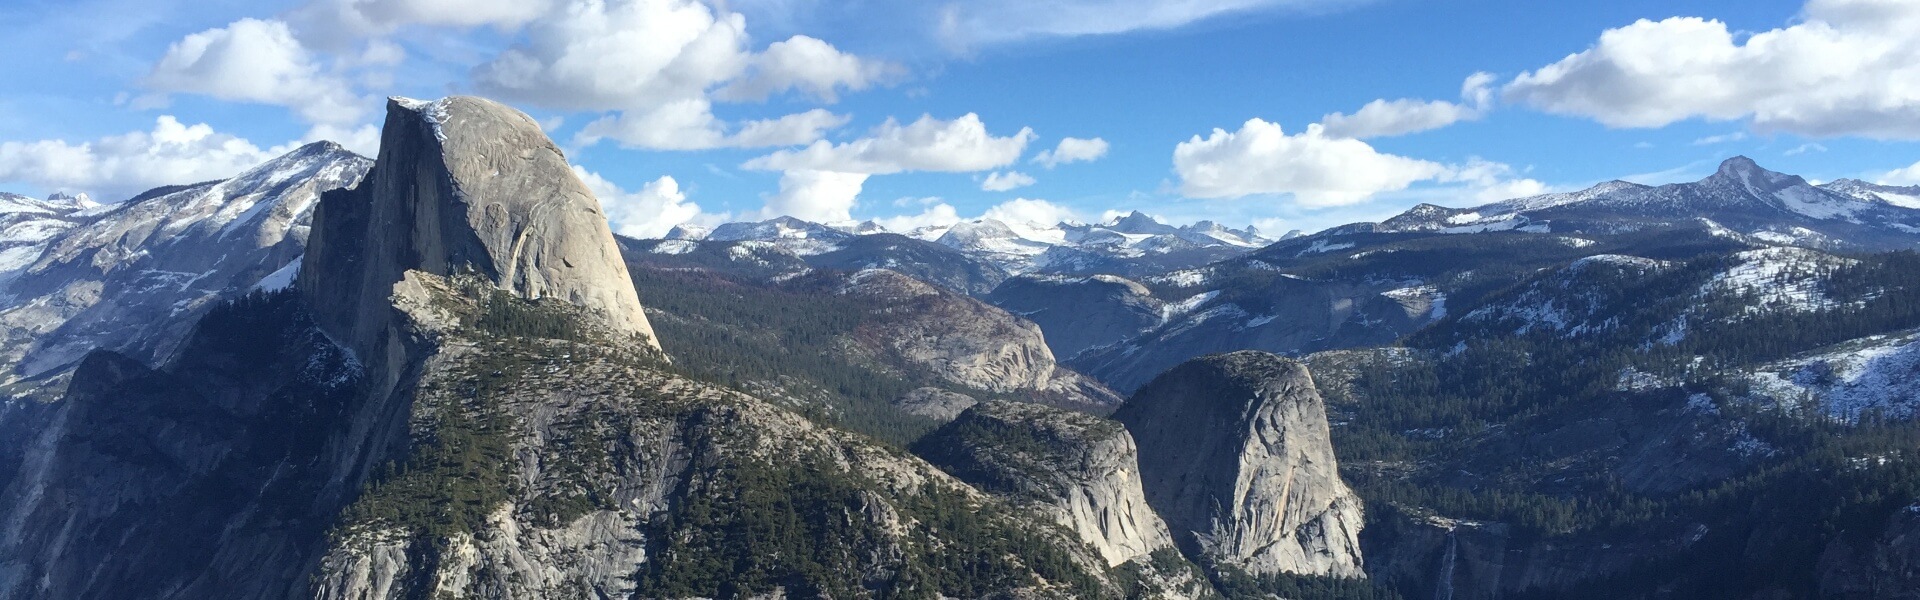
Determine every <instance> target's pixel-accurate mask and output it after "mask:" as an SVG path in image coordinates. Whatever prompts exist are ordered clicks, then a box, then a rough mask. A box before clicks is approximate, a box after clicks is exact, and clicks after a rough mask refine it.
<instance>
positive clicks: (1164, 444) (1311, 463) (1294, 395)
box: [1114, 351, 1365, 577]
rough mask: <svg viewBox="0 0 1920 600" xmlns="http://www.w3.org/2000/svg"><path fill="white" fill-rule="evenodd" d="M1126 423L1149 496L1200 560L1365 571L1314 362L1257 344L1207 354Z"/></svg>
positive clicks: (1179, 370)
mask: <svg viewBox="0 0 1920 600" xmlns="http://www.w3.org/2000/svg"><path fill="white" fill-rule="evenodd" d="M1114 419H1116V420H1118V421H1120V422H1121V423H1124V424H1126V426H1127V429H1128V430H1129V431H1131V432H1133V436H1134V439H1135V440H1137V441H1138V443H1139V445H1140V474H1141V480H1142V487H1143V488H1144V490H1145V491H1146V497H1147V502H1148V503H1149V504H1150V505H1152V506H1153V508H1154V509H1155V510H1156V511H1158V512H1159V514H1160V516H1161V517H1162V518H1164V519H1166V521H1167V526H1168V527H1169V529H1171V531H1172V533H1173V538H1174V541H1175V542H1176V543H1178V544H1179V545H1180V546H1181V549H1182V550H1183V551H1185V552H1186V553H1187V554H1188V555H1189V556H1193V557H1196V558H1200V559H1203V560H1204V561H1205V562H1212V563H1215V564H1218V565H1224V566H1231V567H1234V568H1238V569H1241V570H1244V571H1246V572H1248V573H1252V574H1270V573H1292V574H1301V575H1332V576H1339V577H1363V576H1365V573H1364V572H1363V571H1362V570H1361V567H1362V560H1361V556H1360V539H1359V538H1360V529H1361V526H1362V519H1361V501H1360V498H1359V497H1357V496H1355V495H1354V493H1353V491H1352V490H1350V489H1348V488H1347V485H1346V484H1345V483H1344V482H1342V481H1341V480H1340V474H1339V469H1338V466H1337V465H1336V463H1335V460H1334V456H1333V446H1332V444H1331V442H1330V441H1329V433H1328V428H1327V415H1326V407H1325V405H1323V404H1322V402H1321V399H1320V394H1319V392H1318V391H1316V390H1315V389H1314V385H1313V378H1312V376H1311V375H1310V374H1309V373H1308V372H1307V369H1306V367H1305V366H1302V365H1301V364H1299V363H1296V362H1293V361H1291V360H1287V359H1284V358H1280V357H1278V356H1275V355H1272V354H1267V353H1264V352H1255V351H1244V352H1235V353H1232V354H1221V355H1214V356H1208V357H1204V358H1200V359H1195V360H1193V361H1190V362H1187V363H1186V364H1183V365H1180V366H1179V367H1176V368H1174V369H1173V370H1170V371H1168V372H1166V373H1165V374H1162V375H1161V376H1160V377H1159V378H1157V379H1155V380H1154V381H1153V382H1152V383H1149V384H1147V386H1146V387H1144V388H1142V389H1141V390H1140V392H1138V393H1136V394H1135V395H1134V396H1133V398H1131V399H1129V400H1128V401H1127V403H1126V404H1125V405H1122V406H1121V407H1120V410H1119V411H1117V412H1115V413H1114Z"/></svg>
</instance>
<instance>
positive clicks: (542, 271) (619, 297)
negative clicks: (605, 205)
mask: <svg viewBox="0 0 1920 600" xmlns="http://www.w3.org/2000/svg"><path fill="white" fill-rule="evenodd" d="M318 211H319V212H318V213H317V214H316V217H315V221H316V226H315V228H314V235H313V239H312V240H311V241H310V243H309V248H308V252H307V256H306V259H305V266H304V267H303V268H302V270H301V273H300V279H299V282H298V284H297V285H298V287H299V288H300V289H301V290H302V292H303V293H304V294H305V295H306V296H307V297H308V299H309V301H310V302H311V304H312V306H313V309H314V311H315V313H316V314H317V316H318V318H319V320H320V322H321V324H322V325H323V326H325V327H326V328H327V329H328V331H330V332H332V333H333V334H334V335H336V336H341V337H343V338H345V339H343V340H342V341H344V342H346V343H348V344H349V345H350V346H352V347H353V348H354V349H355V350H356V351H359V352H361V353H362V354H363V355H364V354H368V353H372V352H377V351H378V350H376V349H377V348H381V347H384V346H383V344H384V343H385V339H384V338H385V337H386V336H387V335H388V334H387V333H386V332H387V330H388V328H389V326H390V325H391V324H392V323H393V319H394V313H393V311H392V310H391V308H390V306H391V305H390V301H389V297H390V296H391V295H392V289H393V285H394V284H395V283H397V282H399V281H401V279H402V278H403V276H404V274H405V273H406V272H407V271H409V270H419V271H424V272H426V273H430V274H434V275H441V276H450V275H455V274H462V273H472V274H476V275H478V276H480V277H483V278H485V279H487V280H488V281H490V282H492V283H493V284H494V285H495V286H497V287H498V288H499V289H501V290H505V291H507V292H509V293H512V294H513V295H515V296H518V297H521V298H527V299H541V298H555V299H559V300H563V301H566V302H569V303H572V304H575V305H578V306H581V307H584V308H586V309H587V310H588V311H589V312H590V313H592V314H594V315H596V316H597V317H598V318H599V319H600V320H601V321H603V322H604V323H605V325H606V326H608V327H609V328H610V330H611V331H614V332H621V333H628V334H633V335H635V336H639V337H641V338H642V339H644V340H645V343H646V344H648V345H650V346H652V347H654V348H656V349H657V348H659V343H658V342H657V341H655V340H654V339H653V337H654V335H653V327H652V326H651V325H650V324H649V323H648V322H647V317H646V314H645V313H643V312H642V311H641V308H640V298H639V296H638V294H637V293H636V292H635V291H634V289H633V286H632V285H631V283H630V282H631V278H630V277H629V275H628V273H627V268H626V264H625V263H624V262H623V261H622V260H621V258H620V252H619V247H618V246H617V245H616V244H615V242H614V238H613V231H612V230H611V229H610V228H609V227H608V225H607V219H606V215H605V214H603V213H602V212H601V210H600V204H599V201H598V200H597V199H595V198H594V196H593V193H592V192H591V191H589V190H588V189H587V187H586V185H585V184H584V183H582V182H581V181H580V179H579V177H577V176H575V175H574V173H573V171H572V169H571V168H570V167H569V166H568V165H567V160H566V157H565V156H564V155H563V154H562V153H561V152H560V149H559V148H558V147H556V146H554V144H553V141H552V140H549V139H547V136H546V134H545V133H542V132H541V130H540V126H539V124H537V123H535V122H534V121H533V119H532V118H530V117H528V116H527V115H526V114H525V113H522V112H520V111H518V110H514V109H513V108H510V107H508V106H506V105H503V104H500V103H497V102H494V101H491V100H486V99H482V98H472V97H463V96H456V97H451V98H446V99H443V100H439V101H435V102H423V101H417V100H408V99H402V98H395V99H392V100H390V101H389V102H388V105H387V121H386V125H385V129H384V130H383V132H382V135H381V143H380V157H379V160H378V161H377V163H376V164H375V166H374V168H373V171H372V172H370V173H369V174H368V175H367V178H366V180H365V181H364V182H362V183H361V184H360V185H359V186H357V187H355V188H353V189H352V190H348V191H340V192H333V193H328V194H327V195H326V196H325V197H324V198H323V199H322V201H321V205H320V207H319V209H318Z"/></svg>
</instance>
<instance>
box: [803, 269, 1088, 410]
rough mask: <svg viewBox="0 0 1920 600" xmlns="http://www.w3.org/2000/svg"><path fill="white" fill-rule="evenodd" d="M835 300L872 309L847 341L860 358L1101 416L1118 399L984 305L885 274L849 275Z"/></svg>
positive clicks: (1036, 334)
mask: <svg viewBox="0 0 1920 600" xmlns="http://www.w3.org/2000/svg"><path fill="white" fill-rule="evenodd" d="M834 281H835V282H836V283H839V285H840V288H839V289H838V292H839V293H840V294H843V295H847V296H851V297H854V298H857V299H859V300H861V301H862V302H864V303H866V304H867V305H869V306H872V307H874V308H873V311H872V314H873V317H874V318H873V319H872V320H870V321H868V322H867V323H864V324H862V325H861V326H860V328H859V329H858V330H856V331H855V332H854V333H853V335H852V336H851V337H852V341H853V343H854V345H855V346H856V347H857V348H859V349H860V351H862V352H865V353H868V354H871V355H873V356H875V357H877V358H878V359H880V361H881V362H883V363H886V364H891V365H894V366H896V367H898V368H902V369H918V370H924V371H926V372H928V373H930V374H932V375H934V376H935V377H938V378H940V379H942V380H945V381H946V382H948V383H952V384H957V385H960V386H965V387H968V388H973V389H978V390H985V391H988V392H993V393H1023V394H1037V395H1038V396H1037V398H1038V399H1041V400H1043V401H1048V402H1051V403H1054V404H1061V405H1066V406H1075V407H1085V408H1102V407H1109V406H1112V405H1114V404H1117V403H1118V402H1119V400H1120V397H1119V396H1118V395H1116V394H1114V393H1113V392H1112V391H1110V390H1108V389H1107V388H1106V386H1103V385H1100V384H1099V383H1098V382H1095V381H1093V380H1092V379H1089V378H1087V377H1085V376H1083V375H1081V374H1079V373H1076V372H1074V371H1073V370H1071V369H1068V368H1066V367H1063V366H1060V364H1059V363H1057V362H1056V361H1055V360H1054V357H1053V351H1051V350H1049V349H1048V348H1047V341H1046V337H1045V336H1044V335H1043V334H1042V333H1041V331H1040V327H1039V326H1037V325H1034V324H1033V323H1032V322H1029V321H1026V320H1023V319H1020V318H1018V317H1015V316H1013V315H1011V314H1008V313H1007V312H1006V311H1004V310H1001V309H998V308H995V307H993V306H992V305H989V304H987V303H985V302H981V301H979V300H975V299H973V298H969V297H966V296H962V295H960V294H956V293H954V292H951V291H947V290H945V289H941V288H938V287H934V286H933V285H930V284H927V283H925V282H922V281H920V280H917V279H914V278H911V277H907V276H905V275H901V274H899V273H895V272H893V271H888V270H884V269H868V270H865V271H860V272H858V273H853V274H850V275H847V276H846V277H845V279H844V281H839V280H838V279H837V278H835V279H834Z"/></svg>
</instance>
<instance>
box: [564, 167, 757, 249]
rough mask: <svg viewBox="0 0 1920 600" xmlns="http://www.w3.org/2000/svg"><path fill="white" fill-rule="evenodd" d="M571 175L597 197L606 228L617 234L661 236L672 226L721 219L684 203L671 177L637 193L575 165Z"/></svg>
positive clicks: (655, 181) (698, 207)
mask: <svg viewBox="0 0 1920 600" xmlns="http://www.w3.org/2000/svg"><path fill="white" fill-rule="evenodd" d="M573 173H574V174H575V175H577V176H579V177H580V181H581V182H582V183H585V184H587V189H589V190H592V191H593V195H595V196H598V197H599V198H600V209H601V210H603V211H605V212H606V213H607V223H608V225H610V226H612V227H613V232H614V233H618V234H620V235H624V236H627V237H632V238H658V237H665V236H666V235H667V232H668V231H670V230H672V229H673V228H674V226H676V225H679V224H682V223H686V222H689V221H695V220H705V221H718V220H722V217H721V216H720V215H709V214H706V213H703V212H702V211H701V210H700V205H698V204H695V203H692V202H688V201H687V194H686V192H683V191H681V190H680V182H678V181H675V180H674V179H673V177H672V176H667V175H662V176H660V178H659V179H655V180H653V181H650V182H648V183H647V184H646V185H644V186H641V188H640V190H639V191H635V192H628V191H626V190H622V189H620V186H617V185H614V184H613V183H612V182H610V181H607V180H606V178H603V177H601V176H600V175H599V174H596V173H594V172H592V171H588V170H586V169H584V168H581V167H579V166H575V167H573Z"/></svg>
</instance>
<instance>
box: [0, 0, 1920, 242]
mask: <svg viewBox="0 0 1920 600" xmlns="http://www.w3.org/2000/svg"><path fill="white" fill-rule="evenodd" d="M455 5H457V6H459V7H460V8H458V9H449V8H448V7H449V6H455ZM1643 19H1644V20H1646V21H1645V22H1640V21H1641V20H1643ZM1915 30H1920V1H1915V0H1805V1H1778V0H1759V1H1751V2H1727V1H1720V2H1704V1H1671V0H1669V1H1661V2H1653V1H1619V2H1605V3H1551V4H1547V3H1540V2H1523V1H1518V0H1455V1H1438V0H1371V1H1347V0H1184V1H1181V2H1145V1H1140V0H1053V1H1050V2H1035V1H1031V0H1026V1H1016V0H975V1H972V2H953V3H942V2H913V3H905V2H883V1H869V0H854V1H842V2H826V1H816V0H732V1H731V2H711V3H700V2H697V1H696V0H468V1H467V2H454V1H453V0H292V1H286V2H278V3H275V2H240V1H226V0H214V1H204V0H203V1H198V2H176V1H170V0H162V1H153V0H146V1H138V2H136V1H129V0H78V1H59V2H54V1H47V0H6V1H5V2H4V3H0V37H4V38H5V39H8V40H9V43H8V46H9V59H8V60H5V61H0V81H6V82H8V84H7V85H6V86H5V87H4V88H0V190H8V191H15V192H23V193H29V194H45V193H50V192H53V191H71V192H79V191H85V192H90V193H92V194H94V195H95V196H97V197H98V198H99V199H101V200H109V201H111V200H116V199H119V198H124V197H126V196H128V195H130V194H132V193H135V192H137V191H139V190H141V189H144V188H146V187H150V186H153V185H159V184H165V183H183V182H190V181H197V180H204V179H209V178H215V177H222V176H226V175H231V174H233V173H234V172H237V171H239V170H241V169H244V168H246V166H248V165H251V164H255V163H257V162H259V161H260V160H263V159H265V158H267V157H270V156H272V155H274V154H275V153H278V152H283V151H285V150H287V149H289V148H291V145H292V144H297V143H300V142H304V141H310V140H314V139H335V140H338V141H341V142H343V143H345V144H347V145H348V146H349V147H352V148H355V149H357V150H360V151H363V152H369V153H370V152H372V151H373V149H374V148H375V147H377V144H376V139H377V138H376V137H375V135H374V130H373V129H372V128H373V127H374V126H377V124H378V122H379V117H380V111H381V110H382V106H383V103H382V99H383V98H384V97H385V96H388V95H406V96H413V97H428V98H431V97H438V96H443V95H447V94H455V93H471V94H480V95H486V96H491V97H495V98H499V99H502V100H504V101H507V102H509V103H511V104H513V105H514V106H516V107H519V108H521V109H523V110H526V111H527V112H528V113H529V114H531V115H533V116H534V117H535V118H536V119H539V120H541V121H542V122H543V123H545V124H547V125H548V126H549V133H550V135H552V137H553V138H554V139H555V140H556V142H558V143H559V144H560V145H561V146H562V147H563V148H564V149H566V150H567V151H568V153H569V156H570V158H572V160H573V161H574V162H575V163H576V164H577V165H579V166H580V169H581V173H582V175H583V177H585V178H586V179H587V180H588V181H589V183H590V185H593V186H594V187H595V188H596V191H598V192H599V193H600V194H601V196H602V200H603V202H605V203H606V204H607V205H608V208H609V213H610V214H611V215H613V217H614V219H615V221H616V223H615V225H616V228H617V229H620V230H621V231H623V232H626V233H630V234H635V235H649V234H650V235H658V234H659V233H661V232H664V231H665V228H666V227H669V226H671V225H672V224H674V223H677V222H681V221H686V220H693V221H699V222H707V223H711V222H715V221H720V220H727V219H749V218H761V217H765V216H770V215H772V214H781V213H784V214H794V215H796V216H801V217H803V218H810V219H815V220H822V221H832V220H839V219H846V218H855V219H865V218H891V219H892V220H890V221H886V222H887V223H888V224H889V225H891V226H895V227H897V228H908V227H911V226H915V225H923V224H932V223H939V222H942V221H946V220H951V219H953V218H971V217H976V216H980V215H982V214H987V215H989V216H995V217H998V218H1006V219H1023V220H1034V221H1044V220H1049V219H1054V218H1063V217H1064V218H1075V219H1081V220H1096V219H1100V218H1102V216H1103V215H1104V214H1105V213H1108V212H1109V211H1125V210H1134V209H1138V210H1143V211H1146V212H1149V213H1152V214H1156V215H1160V216H1163V217H1166V218H1168V219H1171V220H1175V221H1182V222H1186V221H1193V220H1198V219H1213V220H1217V221H1222V222H1226V223H1229V224H1234V225H1240V224H1247V223H1257V224H1259V225H1260V226H1261V227H1262V228H1263V229H1269V230H1284V229H1292V228H1301V229H1308V230H1313V229H1318V228H1322V227H1326V226H1330V225H1335V224H1340V223H1345V222H1350V221H1355V220H1373V219H1378V218H1382V217H1384V216H1388V215H1391V214H1393V213H1396V212H1398V211H1400V210H1403V209H1405V208H1406V207H1408V206H1410V205H1412V204H1414V203H1417V202H1434V203H1439V204H1449V205H1471V204H1476V203H1479V202H1481V201H1486V200H1491V199H1498V198H1501V197H1505V196H1510V195H1516V194H1529V193H1538V192H1542V191H1558V190H1571V189H1578V188H1582V187H1585V186H1587V185H1591V184H1593V183H1596V182H1599V181H1604V180H1607V179H1614V178H1627V179H1631V180H1635V181H1640V182H1643V183H1666V182H1672V181H1683V180H1691V179H1697V178H1699V177H1702V176H1704V175H1705V174H1707V173H1710V172H1711V171H1712V169H1713V167H1714V166H1715V165H1716V164H1717V163H1718V162H1719V161H1720V160H1721V159H1724V158H1726V157H1728V156H1732V155H1735V154H1745V155H1748V156H1752V157H1754V158H1755V159H1756V160H1758V161H1760V163H1761V164H1763V165H1765V166H1768V167H1770V168H1774V169H1776V170H1781V171H1786V172H1791V173H1796V174H1801V175H1804V176H1807V177H1809V178H1812V179H1820V180H1826V179H1834V178H1839V177H1859V178H1863V179H1868V180H1874V181H1882V182H1886V183H1897V184H1907V185H1913V184H1920V164H1917V161H1920V143H1916V141H1920V66H1917V65H1920V41H1915V40H1913V39H1910V38H1913V37H1916V36H1912V35H1911V32H1912V31H1915ZM1469 84H1471V85H1469ZM1375 101H1383V102H1382V103H1381V104H1379V105H1378V106H1375V107H1372V108H1370V109H1369V110H1367V111H1363V110H1362V107H1363V106H1367V105H1368V104H1369V103H1370V102H1375ZM1395 101H1402V102H1395ZM1332 113H1342V114H1345V115H1348V116H1350V118H1348V119H1345V120H1342V119H1327V118H1326V117H1327V116H1328V115H1330V114H1332ZM968 115H974V117H968ZM1253 119H1258V120H1259V121H1257V122H1252V121H1251V120H1253ZM754 122H759V123H758V124H757V125H756V124H753V123H754ZM1316 123H1319V124H1322V125H1324V127H1314V128H1312V130H1311V131H1310V128H1309V126H1310V125H1313V124H1316ZM1216 129H1219V130H1221V131H1220V132H1219V133H1216V132H1215V130H1216ZM1064 138H1073V139H1075V140H1079V142H1077V145H1074V144H1070V145H1074V147H1075V148H1077V149H1079V150H1081V152H1080V153H1079V154H1075V155H1074V156H1073V157H1072V158H1078V159H1081V160H1067V161H1061V162H1059V163H1058V164H1051V165H1049V164H1044V163H1043V162H1039V161H1036V157H1038V156H1040V155H1041V153H1042V152H1052V151H1055V150H1057V149H1058V145H1059V144H1060V142H1061V141H1062V139H1064ZM1095 140H1098V141H1097V142H1096V141H1095ZM1096 150H1098V151H1096ZM1066 154H1074V153H1072V152H1067V153H1063V154H1062V156H1065V155H1066ZM989 182H991V183H997V184H1007V185H985V184H987V183H989ZM1008 182H1012V183H1014V184H1026V185H1021V186H1019V187H1011V185H1010V184H1008ZM1028 182H1031V183H1028ZM1009 187H1011V189H1007V188H1009ZM987 188H992V189H987Z"/></svg>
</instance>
